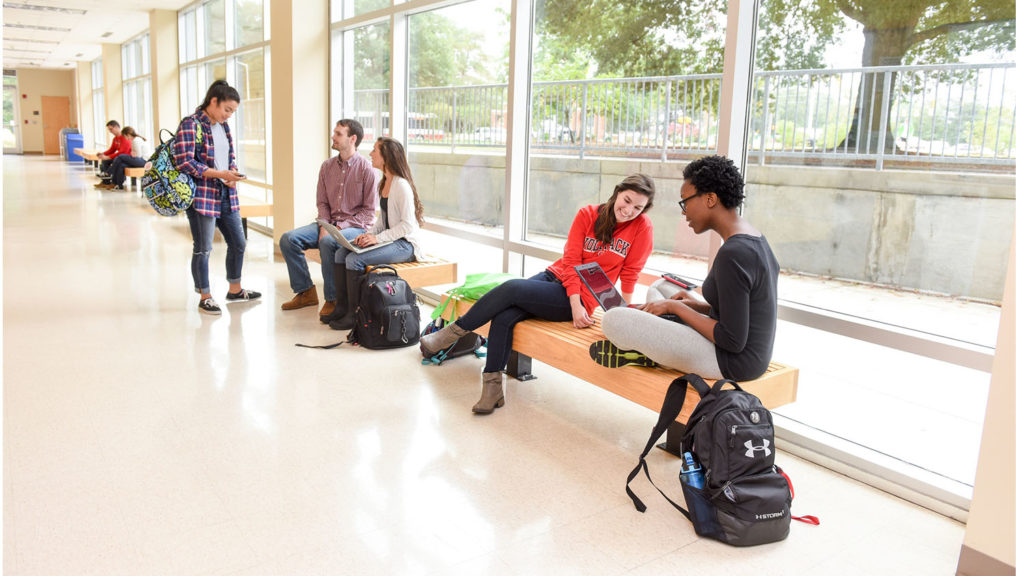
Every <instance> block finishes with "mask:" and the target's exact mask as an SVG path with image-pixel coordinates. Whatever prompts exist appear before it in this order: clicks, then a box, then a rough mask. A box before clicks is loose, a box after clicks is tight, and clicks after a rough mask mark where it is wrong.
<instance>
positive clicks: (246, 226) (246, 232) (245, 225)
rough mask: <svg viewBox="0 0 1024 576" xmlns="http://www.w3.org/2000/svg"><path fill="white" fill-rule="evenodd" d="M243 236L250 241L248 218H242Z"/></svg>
mask: <svg viewBox="0 0 1024 576" xmlns="http://www.w3.org/2000/svg"><path fill="white" fill-rule="evenodd" d="M242 236H243V237H244V238H245V239H246V240H248V239H249V219H248V218H242Z"/></svg>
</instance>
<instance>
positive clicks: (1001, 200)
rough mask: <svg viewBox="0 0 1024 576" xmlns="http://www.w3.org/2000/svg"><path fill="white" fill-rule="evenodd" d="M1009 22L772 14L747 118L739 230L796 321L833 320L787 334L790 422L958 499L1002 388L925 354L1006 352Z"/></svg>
mask: <svg viewBox="0 0 1024 576" xmlns="http://www.w3.org/2000/svg"><path fill="white" fill-rule="evenodd" d="M969 6H974V7H975V8H971V9H968V7H969ZM990 22H991V23H990ZM1014 22H1015V21H1014V9H1013V5H1012V3H1010V2H994V3H980V4H978V3H969V2H967V1H959V0H952V1H950V2H945V3H942V7H941V8H938V9H932V8H929V7H926V6H919V7H913V6H909V5H905V3H888V2H863V3H860V4H859V7H858V8H857V9H850V10H842V11H841V10H840V9H839V8H838V7H835V6H833V5H831V4H822V3H817V2H799V3H793V2H782V1H781V0H766V1H765V2H763V3H762V5H761V14H760V18H759V23H760V29H759V30H758V33H757V58H756V62H757V72H756V74H755V77H754V86H753V91H752V92H753V93H752V97H751V100H750V103H749V106H750V126H749V134H750V138H749V142H748V156H747V172H746V176H747V188H746V192H747V201H746V204H745V207H744V212H745V216H746V218H747V219H749V220H750V221H751V222H752V223H754V224H755V225H756V226H757V227H758V228H759V229H760V230H761V231H762V232H763V233H764V234H765V235H766V236H767V237H768V238H769V241H770V242H771V243H772V246H773V248H774V250H775V253H776V255H777V257H778V259H779V262H780V264H781V266H782V268H783V269H784V274H783V278H782V280H781V281H780V286H779V297H780V299H782V301H783V307H784V310H786V309H797V308H801V309H821V310H827V311H829V313H831V314H834V315H835V316H834V318H833V319H832V320H826V319H819V320H818V321H815V322H812V323H813V324H816V326H815V328H809V327H787V328H785V331H784V332H780V337H779V338H777V339H776V342H777V343H778V349H779V353H780V354H781V353H784V354H786V355H787V359H788V360H789V362H791V363H793V364H795V365H798V366H800V367H801V384H800V395H799V397H798V400H797V402H796V403H795V404H793V405H791V406H786V407H783V408H782V409H780V410H778V413H779V414H781V415H783V416H787V417H790V418H792V419H793V421H795V422H798V423H799V424H801V425H804V426H807V427H809V428H813V429H817V430H820V431H822V432H824V433H826V434H829V435H833V436H836V437H839V438H842V439H844V440H847V441H849V442H851V443H853V444H857V445H860V446H866V447H869V448H871V449H873V450H876V451H878V452H880V453H883V454H888V455H891V456H894V457H896V458H898V459H900V460H903V461H905V462H909V463H911V464H912V465H914V466H919V467H921V468H924V469H926V470H930V471H933V472H936V473H938V474H941V475H943V476H945V477H947V478H949V479H952V480H954V481H955V482H959V483H961V484H962V485H964V486H970V485H971V484H973V475H974V470H975V462H976V459H977V450H978V445H979V439H980V434H981V423H982V421H983V418H984V412H985V399H986V398H987V395H988V383H989V379H990V375H989V374H988V372H987V371H986V370H984V369H978V368H976V367H974V366H972V365H967V363H955V362H953V363H951V358H948V357H944V355H942V354H936V353H917V354H915V353H913V352H914V351H915V350H922V351H923V350H926V349H927V347H928V346H929V345H930V344H932V343H940V344H947V345H949V346H950V347H951V348H953V349H956V348H970V349H989V350H991V349H992V348H994V345H995V338H996V332H997V328H998V320H999V313H1000V310H999V307H998V301H999V299H1000V298H1001V297H1002V291H1003V281H1004V276H1005V268H1006V263H1007V258H1008V254H1009V247H1010V240H1011V237H1012V232H1013V227H1014V220H1013V213H1014V206H1015V197H1014V196H1015V192H1014V185H1015V180H1016V178H1015V175H1014V173H1015V162H1016V158H1015V154H1016V151H1015V148H1014V146H1013V144H1012V142H1013V139H1014V138H1015V125H1014V122H1013V117H1014V106H1015V105H1014V103H1015V102H1016V69H1015V50H1014V46H1015V43H1014V28H1013V26H1014ZM809 31H812V32H811V33H809ZM830 322H832V323H833V325H838V323H840V322H853V323H868V324H871V325H874V326H884V327H886V329H892V330H895V331H900V332H902V333H904V334H906V335H908V336H909V338H908V340H907V341H906V344H905V349H907V350H910V351H909V352H896V351H893V350H886V349H883V348H881V347H878V346H873V345H871V344H866V343H864V342H857V341H854V340H851V339H849V338H843V337H841V336H838V335H830V334H822V333H821V329H822V328H824V329H828V326H829V323H830ZM798 343H799V344H798ZM839 350H842V351H843V353H842V354H843V357H845V358H847V359H849V358H862V359H863V361H860V362H854V363H853V365H851V363H850V362H849V361H843V362H840V361H838V358H837V356H838V351H839ZM823 351H826V352H827V351H831V353H825V354H823V353H822V352H823ZM805 374H806V375H807V376H808V377H806V378H805V376H804V375H805ZM953 380H955V381H956V389H955V391H954V390H953V389H948V390H946V391H940V390H942V389H941V388H940V386H941V383H942V382H951V381H953ZM883 391H884V392H883ZM879 394H884V395H885V398H886V401H885V402H879V401H878V395H879ZM897 407H898V408H897ZM889 408H892V409H893V410H898V414H896V413H886V412H887V411H888V410H889ZM869 414H870V415H871V416H870V421H871V425H865V422H866V417H867V415H869ZM936 440H939V442H940V443H941V445H942V446H943V449H942V450H941V451H935V450H930V449H927V448H930V447H932V446H934V445H935V443H936Z"/></svg>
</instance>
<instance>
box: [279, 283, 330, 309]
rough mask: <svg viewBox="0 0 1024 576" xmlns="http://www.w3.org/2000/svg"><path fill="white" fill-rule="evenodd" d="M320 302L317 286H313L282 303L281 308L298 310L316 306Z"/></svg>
mask: <svg viewBox="0 0 1024 576" xmlns="http://www.w3.org/2000/svg"><path fill="white" fill-rule="evenodd" d="M319 303H320V299H319V298H317V296H316V286H313V287H312V288H310V289H309V290H306V291H305V292H299V293H298V294H296V295H295V297H294V298H292V299H291V300H289V301H287V302H285V303H284V304H281V310H298V309H299V308H305V307H306V306H316V305H317V304H319Z"/></svg>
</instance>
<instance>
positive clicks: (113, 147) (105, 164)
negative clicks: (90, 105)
mask: <svg viewBox="0 0 1024 576" xmlns="http://www.w3.org/2000/svg"><path fill="white" fill-rule="evenodd" d="M107 132H110V134H111V135H112V136H113V137H114V140H113V141H112V142H111V143H110V148H107V149H106V150H105V151H103V152H102V153H100V154H97V156H99V159H100V178H101V182H99V183H98V184H96V186H100V185H101V184H104V182H103V181H102V180H108V179H109V178H110V164H111V163H112V162H113V161H114V158H117V157H118V156H120V155H121V154H131V152H132V141H131V140H129V139H128V138H125V137H124V136H123V135H122V134H121V124H120V123H118V121H117V120H111V121H110V122H107Z"/></svg>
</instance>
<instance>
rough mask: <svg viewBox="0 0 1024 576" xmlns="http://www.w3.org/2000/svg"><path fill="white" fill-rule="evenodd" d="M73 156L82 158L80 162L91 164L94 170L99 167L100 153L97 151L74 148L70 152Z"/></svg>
mask: <svg viewBox="0 0 1024 576" xmlns="http://www.w3.org/2000/svg"><path fill="white" fill-rule="evenodd" d="M72 152H74V153H75V154H77V155H79V156H81V157H82V161H83V162H86V163H88V164H91V165H92V166H93V167H94V168H98V167H99V165H100V155H99V154H100V153H99V150H91V149H89V148H75V149H74V150H72Z"/></svg>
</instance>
